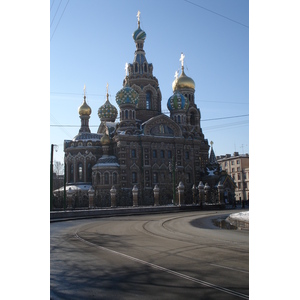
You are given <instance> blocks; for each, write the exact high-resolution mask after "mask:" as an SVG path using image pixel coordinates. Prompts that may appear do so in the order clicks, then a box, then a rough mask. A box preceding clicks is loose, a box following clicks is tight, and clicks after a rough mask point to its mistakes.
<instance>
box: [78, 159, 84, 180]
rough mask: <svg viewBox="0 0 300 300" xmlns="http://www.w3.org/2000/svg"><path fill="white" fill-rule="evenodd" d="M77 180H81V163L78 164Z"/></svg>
mask: <svg viewBox="0 0 300 300" xmlns="http://www.w3.org/2000/svg"><path fill="white" fill-rule="evenodd" d="M78 181H83V167H82V163H79V164H78Z"/></svg>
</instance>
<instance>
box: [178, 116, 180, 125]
mask: <svg viewBox="0 0 300 300" xmlns="http://www.w3.org/2000/svg"><path fill="white" fill-rule="evenodd" d="M178 124H180V116H178Z"/></svg>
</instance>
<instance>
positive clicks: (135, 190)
mask: <svg viewBox="0 0 300 300" xmlns="http://www.w3.org/2000/svg"><path fill="white" fill-rule="evenodd" d="M138 195H139V189H138V187H137V186H136V185H135V186H134V187H133V188H132V197H133V206H138Z"/></svg>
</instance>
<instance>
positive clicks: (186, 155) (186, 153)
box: [185, 151, 190, 159]
mask: <svg viewBox="0 0 300 300" xmlns="http://www.w3.org/2000/svg"><path fill="white" fill-rule="evenodd" d="M185 159H190V153H189V152H188V151H186V152H185Z"/></svg>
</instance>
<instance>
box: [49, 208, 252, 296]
mask: <svg viewBox="0 0 300 300" xmlns="http://www.w3.org/2000/svg"><path fill="white" fill-rule="evenodd" d="M235 212H237V210H233V211H199V212H197V211H196V212H195V211H193V212H180V213H171V214H156V215H141V216H122V217H110V218H99V219H89V220H75V221H66V222H57V223H51V226H50V230H51V236H50V238H51V240H50V247H51V252H50V259H51V262H50V272H51V274H50V296H51V299H72V300H76V299H172V300H174V299H249V232H248V231H241V230H226V229H220V228H218V227H215V226H214V225H213V223H212V219H215V218H220V217H224V216H225V215H229V214H230V213H235Z"/></svg>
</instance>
